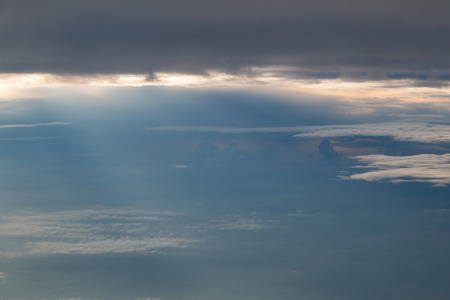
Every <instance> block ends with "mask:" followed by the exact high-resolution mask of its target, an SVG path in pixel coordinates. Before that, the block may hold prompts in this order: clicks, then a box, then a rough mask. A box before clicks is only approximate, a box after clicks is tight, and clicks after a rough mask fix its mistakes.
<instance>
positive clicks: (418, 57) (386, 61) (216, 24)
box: [0, 0, 450, 80]
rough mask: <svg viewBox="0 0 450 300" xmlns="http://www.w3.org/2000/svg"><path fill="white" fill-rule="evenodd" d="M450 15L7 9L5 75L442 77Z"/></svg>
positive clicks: (274, 4)
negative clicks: (278, 71)
mask: <svg viewBox="0 0 450 300" xmlns="http://www.w3.org/2000/svg"><path fill="white" fill-rule="evenodd" d="M449 10H450V6H449V4H448V2H447V1H442V0H433V1H427V3H426V4H425V3H424V2H423V1H420V0H413V1H401V2H395V3H394V2H392V1H387V0H383V1H377V2H376V3H373V2H372V1H356V0H345V1H331V0H321V1H314V2H308V3H305V2H298V1H288V0H286V1H264V2H261V1H254V0H246V1H244V2H242V1H214V3H212V2H208V1H196V2H195V3H191V2H190V3H187V2H185V1H181V0H174V1H170V2H167V1H159V0H158V1H150V2H149V1H143V0H138V1H133V2H131V3H128V2H127V3H124V2H123V1H116V0H101V1H82V2H80V1H63V2H60V1H53V0H38V1H33V2H32V3H31V2H29V1H11V0H10V1H2V3H1V4H0V11H1V15H0V16H1V18H0V19H1V30H0V39H1V40H2V48H1V50H0V57H1V59H0V72H3V73H57V74H100V73H101V74H111V73H115V74H123V73H134V74H149V76H148V77H149V79H150V80H152V79H153V78H154V73H156V72H181V73H196V74H206V73H207V72H208V70H211V69H215V70H217V69H219V70H225V71H226V72H229V73H233V72H242V71H245V70H248V68H251V67H255V66H271V65H291V66H302V67H311V68H320V69H322V70H323V69H325V70H327V69H328V70H330V69H331V70H333V71H336V70H338V71H345V72H344V73H348V74H353V73H355V71H356V73H357V72H359V71H361V69H364V70H369V71H370V72H372V71H373V69H378V70H381V72H380V71H377V72H375V73H377V74H382V76H383V77H384V76H386V75H385V73H386V71H387V70H391V71H398V70H400V71H402V70H410V71H412V72H413V73H414V72H424V71H435V70H438V71H439V70H440V71H442V70H447V69H448V68H449V67H450V59H449V57H448V55H447V53H448V52H449V49H450V41H449V39H448V31H449V25H448V22H447V16H448V12H449ZM367 37H370V38H367ZM372 73H374V72H372ZM412 76H413V77H414V76H417V75H412Z"/></svg>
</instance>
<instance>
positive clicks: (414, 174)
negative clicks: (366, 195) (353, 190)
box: [341, 154, 450, 186]
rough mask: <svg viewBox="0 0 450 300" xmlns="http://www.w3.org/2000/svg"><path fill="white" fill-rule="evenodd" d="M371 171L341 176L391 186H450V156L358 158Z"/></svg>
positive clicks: (369, 156) (366, 156)
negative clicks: (420, 184)
mask: <svg viewBox="0 0 450 300" xmlns="http://www.w3.org/2000/svg"><path fill="white" fill-rule="evenodd" d="M355 158H356V159H357V160H358V161H359V162H360V163H363V164H365V165H363V166H362V165H360V166H356V167H355V168H368V169H371V170H370V171H367V172H363V173H358V174H353V175H350V176H341V178H342V179H355V180H366V181H386V182H392V183H402V182H425V183H430V184H432V185H433V186H446V185H448V184H450V154H442V155H435V154H420V155H412V156H386V155H362V156H357V157H355Z"/></svg>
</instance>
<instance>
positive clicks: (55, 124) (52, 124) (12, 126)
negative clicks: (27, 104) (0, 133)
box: [0, 122, 71, 128]
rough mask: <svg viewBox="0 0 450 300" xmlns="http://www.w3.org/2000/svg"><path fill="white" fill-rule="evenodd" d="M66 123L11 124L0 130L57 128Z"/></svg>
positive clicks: (1, 126)
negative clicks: (40, 127) (39, 127)
mask: <svg viewBox="0 0 450 300" xmlns="http://www.w3.org/2000/svg"><path fill="white" fill-rule="evenodd" d="M70 124H71V123H67V122H48V123H34V124H12V125H0V128H20V127H38V126H57V125H70Z"/></svg>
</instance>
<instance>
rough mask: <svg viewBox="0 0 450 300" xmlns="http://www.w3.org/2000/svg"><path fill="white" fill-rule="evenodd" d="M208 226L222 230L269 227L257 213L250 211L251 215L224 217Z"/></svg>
mask: <svg viewBox="0 0 450 300" xmlns="http://www.w3.org/2000/svg"><path fill="white" fill-rule="evenodd" d="M207 226H208V227H210V228H213V229H222V230H256V229H263V228H266V227H267V226H266V225H264V224H263V223H262V220H261V218H259V217H257V215H256V213H250V217H243V216H240V215H232V216H229V217H227V218H224V219H220V220H215V221H213V223H212V224H208V225H207Z"/></svg>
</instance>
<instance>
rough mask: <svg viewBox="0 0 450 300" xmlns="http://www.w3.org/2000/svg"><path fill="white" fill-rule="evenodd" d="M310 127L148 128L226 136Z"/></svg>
mask: <svg viewBox="0 0 450 300" xmlns="http://www.w3.org/2000/svg"><path fill="white" fill-rule="evenodd" d="M307 128H309V127H308V126H292V127H220V126H163V127H153V128H146V129H147V130H154V131H181V132H183V131H184V132H216V133H224V134H240V133H270V132H288V133H289V132H299V131H302V130H306V129H307Z"/></svg>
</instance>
